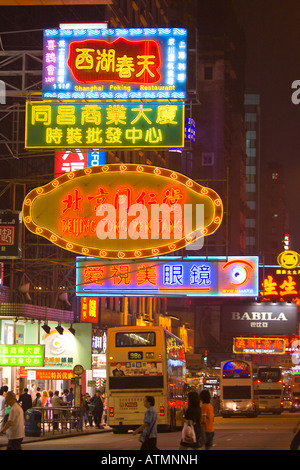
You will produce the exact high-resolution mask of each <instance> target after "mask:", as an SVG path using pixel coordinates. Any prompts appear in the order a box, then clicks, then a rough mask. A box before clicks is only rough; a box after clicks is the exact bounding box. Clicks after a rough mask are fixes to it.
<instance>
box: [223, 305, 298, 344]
mask: <svg viewBox="0 0 300 470" xmlns="http://www.w3.org/2000/svg"><path fill="white" fill-rule="evenodd" d="M297 317H298V312H297V305H296V304H295V303H292V302H278V304H274V303H272V302H259V303H258V302H247V303H246V302H243V303H242V302H240V303H233V304H231V305H229V304H228V305H225V304H224V305H223V306H222V315H221V331H222V332H223V333H235V334H246V335H259V336H262V335H284V334H287V333H291V334H294V333H296V331H297Z"/></svg>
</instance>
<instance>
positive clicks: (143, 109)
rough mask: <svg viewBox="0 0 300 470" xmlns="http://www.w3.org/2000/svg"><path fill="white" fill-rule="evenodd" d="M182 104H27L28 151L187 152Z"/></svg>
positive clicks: (41, 102)
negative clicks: (175, 149) (173, 149)
mask: <svg viewBox="0 0 300 470" xmlns="http://www.w3.org/2000/svg"><path fill="white" fill-rule="evenodd" d="M184 125H185V119H184V104H183V103H181V102H176V103H175V102H173V103H151V102H147V103H122V104H121V103H118V104H116V103H109V102H107V103H101V102H82V103H78V102H72V101H69V102H63V103H54V102H50V101H35V102H27V103H26V125H25V127H26V128H25V147H26V148H64V149H69V148H72V149H74V148H78V147H80V148H91V147H93V148H99V147H101V148H137V147H150V148H152V147H155V148H159V147H168V148H169V147H184Z"/></svg>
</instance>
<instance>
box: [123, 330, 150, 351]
mask: <svg viewBox="0 0 300 470" xmlns="http://www.w3.org/2000/svg"><path fill="white" fill-rule="evenodd" d="M155 344H156V343H155V333H154V331H150V332H149V331H147V332H143V331H137V332H133V331H128V332H123V331H122V332H121V333H116V347H117V348H126V347H128V346H130V347H136V346H155Z"/></svg>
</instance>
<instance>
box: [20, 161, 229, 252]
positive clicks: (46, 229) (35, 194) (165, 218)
mask: <svg viewBox="0 0 300 470" xmlns="http://www.w3.org/2000/svg"><path fill="white" fill-rule="evenodd" d="M222 218H223V204H222V201H221V199H220V197H219V196H218V194H217V193H216V192H215V191H213V190H212V189H210V188H206V187H204V186H201V185H199V184H198V183H196V182H195V181H192V180H191V179H189V178H187V177H186V176H184V175H182V174H180V173H177V172H174V171H172V170H169V169H165V168H159V167H153V166H146V165H135V164H121V165H116V164H113V165H103V166H96V167H91V168H85V169H82V170H77V171H74V172H69V173H66V174H64V175H62V176H60V177H58V178H56V179H55V180H54V181H51V182H50V183H48V184H46V185H45V186H42V187H39V188H36V189H34V190H33V191H31V192H30V193H29V194H28V195H27V196H26V198H25V200H24V203H23V219H24V223H25V225H26V227H27V228H28V229H29V230H30V231H31V232H33V233H35V234H37V235H40V236H43V237H45V238H47V239H48V240H50V241H51V242H52V243H54V244H56V245H58V246H60V247H61V248H63V249H65V250H68V251H72V252H74V253H77V254H80V255H84V256H94V257H98V258H113V259H117V258H119V259H122V258H124V259H137V258H147V257H153V256H161V255H164V254H167V253H171V252H174V251H177V250H180V249H182V248H184V247H185V246H187V245H189V244H191V243H193V242H194V241H196V240H198V239H201V238H203V237H205V236H207V235H210V234H212V233H213V232H215V231H216V230H217V229H218V228H219V226H220V224H221V222H222Z"/></svg>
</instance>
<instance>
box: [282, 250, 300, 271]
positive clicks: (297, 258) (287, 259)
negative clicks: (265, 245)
mask: <svg viewBox="0 0 300 470" xmlns="http://www.w3.org/2000/svg"><path fill="white" fill-rule="evenodd" d="M277 262H278V264H279V265H280V266H282V267H283V268H285V269H294V268H296V267H297V266H299V264H300V255H299V254H298V253H297V252H296V251H290V250H289V251H283V252H282V253H280V254H279V255H278V257H277Z"/></svg>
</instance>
